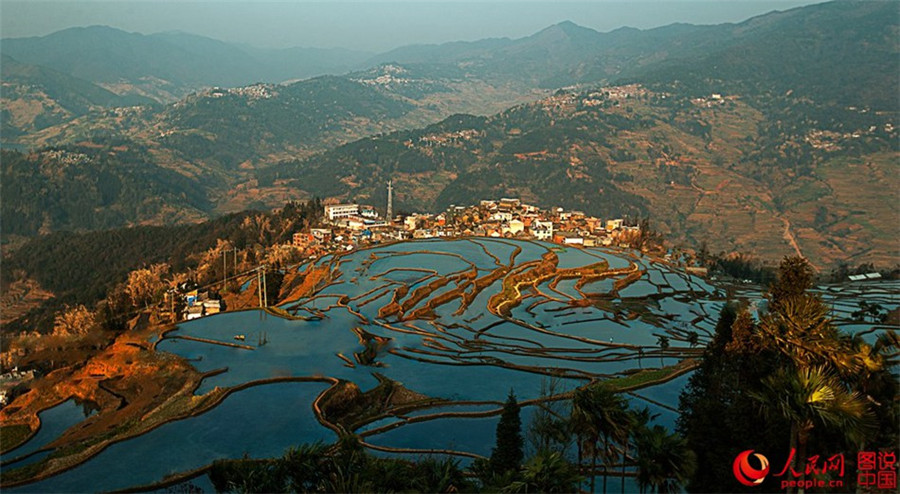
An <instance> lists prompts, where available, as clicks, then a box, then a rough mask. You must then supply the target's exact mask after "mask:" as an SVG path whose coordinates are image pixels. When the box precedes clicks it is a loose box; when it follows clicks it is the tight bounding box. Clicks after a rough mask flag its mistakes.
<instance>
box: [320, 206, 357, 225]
mask: <svg viewBox="0 0 900 494" xmlns="http://www.w3.org/2000/svg"><path fill="white" fill-rule="evenodd" d="M358 214H359V204H332V205H330V206H325V218H327V219H328V221H334V220H335V219H337V218H346V217H347V216H356V215H358Z"/></svg>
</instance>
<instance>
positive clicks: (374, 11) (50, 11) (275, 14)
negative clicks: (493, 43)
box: [0, 0, 817, 51]
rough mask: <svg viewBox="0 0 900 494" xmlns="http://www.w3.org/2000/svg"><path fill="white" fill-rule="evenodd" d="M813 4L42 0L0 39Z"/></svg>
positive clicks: (242, 36) (594, 23)
mask: <svg viewBox="0 0 900 494" xmlns="http://www.w3.org/2000/svg"><path fill="white" fill-rule="evenodd" d="M810 3H817V1H816V0H806V1H803V0H780V1H772V0H714V1H683V0H682V1H676V0H630V1H622V0H618V1H612V0H595V1H591V2H587V1H585V2H552V1H543V2H528V1H521V0H505V1H493V2H467V1H407V2H397V1H380V0H369V1H357V2H335V1H332V2H311V1H282V2H271V1H255V0H242V1H221V0H219V1H214V0H206V1H192V2H172V1H151V0H139V1H136V0H119V1H91V0H87V1H86V0H78V1H75V0H73V1H59V0H57V1H44V0H29V1H21V0H19V1H15V0H12V1H11V0H0V36H2V37H22V36H41V35H45V34H49V33H51V32H54V31H58V30H60V29H65V28H67V27H73V26H90V25H96V24H103V25H108V26H112V27H116V28H119V29H123V30H126V31H134V32H139V33H144V34H150V33H156V32H160V31H173V30H177V31H185V32H189V33H194V34H200V35H203V36H208V37H211V38H216V39H221V40H225V41H234V42H240V43H248V44H252V45H256V46H261V47H288V46H316V47H344V48H353V49H358V50H366V51H384V50H388V49H390V48H394V47H397V46H401V45H407V44H414V43H441V42H445V41H456V40H475V39H481V38H489V37H510V38H518V37H522V36H527V35H529V34H532V33H534V32H536V31H539V30H540V29H542V28H544V27H547V26H549V25H551V24H555V23H557V22H560V21H564V20H571V21H573V22H575V23H576V24H580V25H582V26H587V27H591V28H594V29H596V30H598V31H610V30H613V29H616V28H618V27H622V26H631V27H637V28H651V27H657V26H662V25H666V24H671V23H673V22H688V23H692V24H717V23H722V22H739V21H742V20H744V19H747V18H749V17H752V16H754V15H758V14H762V13H765V12H769V11H771V10H786V9H790V8H793V7H796V6H799V5H805V4H810Z"/></svg>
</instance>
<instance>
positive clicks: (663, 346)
mask: <svg viewBox="0 0 900 494" xmlns="http://www.w3.org/2000/svg"><path fill="white" fill-rule="evenodd" d="M656 344H657V345H659V349H660V353H659V366H660V367H663V366H665V364H664V363H663V352H665V351H666V350H667V349H668V348H669V337H668V336H666V335H659V336H657V337H656Z"/></svg>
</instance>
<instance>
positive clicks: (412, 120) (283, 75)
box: [0, 2, 900, 264]
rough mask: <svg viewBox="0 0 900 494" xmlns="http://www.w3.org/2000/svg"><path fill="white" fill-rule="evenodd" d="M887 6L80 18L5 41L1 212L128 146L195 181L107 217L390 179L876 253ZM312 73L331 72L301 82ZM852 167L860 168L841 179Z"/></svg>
mask: <svg viewBox="0 0 900 494" xmlns="http://www.w3.org/2000/svg"><path fill="white" fill-rule="evenodd" d="M898 18H900V10H898V5H897V4H895V3H890V2H831V3H825V4H816V5H812V6H808V7H802V8H797V9H792V10H789V11H785V12H772V13H770V14H766V15H763V16H759V17H755V18H752V19H749V20H747V21H745V22H742V23H737V24H722V25H715V26H693V25H686V24H676V25H671V26H665V27H661V28H657V29H650V30H638V29H631V28H622V29H618V30H615V31H612V32H608V33H599V32H597V31H594V30H592V29H589V28H584V27H581V26H578V25H576V24H574V23H571V22H564V23H560V24H557V25H553V26H550V27H548V28H546V29H544V30H542V31H540V32H538V33H535V34H534V35H532V36H528V37H525V38H520V39H506V38H498V39H488V40H482V41H476V42H455V43H446V44H441V45H419V46H409V47H403V48H398V49H396V50H392V51H390V52H387V53H383V54H377V55H373V54H367V53H359V52H349V51H322V50H307V49H294V50H260V49H255V48H251V47H246V46H236V45H232V44H228V43H223V42H219V41H215V40H209V39H206V38H200V37H196V36H192V35H187V34H183V33H163V34H158V35H139V34H133V33H124V32H122V31H118V30H114V29H111V28H100V27H94V28H77V29H70V30H66V31H62V32H60V33H55V34H53V35H49V36H45V37H43V38H23V39H17V40H13V39H4V40H3V41H2V44H0V52H2V54H3V57H4V58H3V65H2V72H3V73H2V77H3V83H4V91H3V140H4V146H7V145H9V144H14V145H16V146H17V147H19V148H26V149H34V150H35V151H36V152H37V153H38V154H32V155H22V159H16V160H13V161H14V163H16V164H17V166H19V168H16V169H12V168H10V167H7V166H4V168H3V171H4V176H3V182H4V183H9V182H7V180H10V179H11V177H13V176H15V177H19V178H17V179H16V180H17V181H19V180H21V181H22V182H23V183H28V184H31V185H29V187H34V190H31V189H29V190H31V193H29V192H28V191H25V192H23V201H24V202H23V203H21V204H17V205H16V207H17V208H19V210H22V209H26V210H27V209H29V208H37V205H35V204H31V203H30V202H29V199H28V198H29V197H39V196H40V195H41V191H42V190H46V187H44V188H43V189H42V188H41V183H42V182H41V181H42V180H44V181H47V180H50V181H53V180H58V179H59V178H58V177H57V176H54V175H53V174H49V173H47V172H46V170H47V169H51V168H52V167H53V165H52V163H53V160H56V159H58V157H59V156H68V155H67V154H66V153H69V154H74V155H85V156H88V158H89V160H88V161H90V160H99V161H98V162H103V163H107V165H105V167H103V174H104V177H106V178H104V179H103V181H104V183H106V182H108V181H109V180H110V178H109V176H110V174H112V175H117V174H118V175H119V177H118V178H119V179H120V181H121V182H122V183H131V182H132V181H133V180H134V177H136V176H149V175H144V174H143V172H141V173H138V174H136V175H135V174H133V173H132V174H130V175H128V177H127V179H125V180H121V179H123V178H126V177H125V175H124V171H123V170H122V168H121V167H116V166H109V165H108V163H111V162H118V161H117V160H122V159H123V158H125V157H129V158H128V159H124V160H123V161H122V163H121V165H122V166H126V167H127V166H129V165H130V163H131V161H130V160H131V159H136V158H134V157H139V159H137V161H139V162H141V163H143V165H141V166H144V165H148V164H152V166H155V167H159V168H160V169H164V170H167V171H168V172H171V173H175V174H176V175H178V176H180V177H182V178H184V179H185V180H187V181H188V182H193V183H195V187H194V188H193V190H194V192H193V193H191V194H187V193H184V194H182V195H181V196H183V197H184V199H181V200H180V199H178V197H179V194H171V195H163V196H162V198H161V199H160V200H159V201H149V202H147V204H148V206H147V207H146V208H143V209H140V210H134V209H132V208H121V207H119V206H120V205H119V206H116V200H111V201H112V202H110V203H108V204H101V203H96V204H94V206H93V207H96V208H100V209H98V211H99V210H103V208H106V207H111V206H116V207H117V208H118V209H116V210H117V211H127V213H121V214H119V213H117V214H115V215H106V216H104V218H107V219H106V220H104V222H102V223H103V225H104V226H115V224H116V222H120V223H121V224H135V223H140V222H151V223H152V222H164V221H172V220H173V219H177V218H181V219H182V220H189V219H192V218H199V217H203V216H209V215H216V214H220V213H222V212H227V211H233V210H239V209H243V208H246V207H248V206H253V207H268V206H274V205H277V204H278V203H279V202H281V201H284V200H286V199H291V198H303V197H310V196H312V195H318V196H320V197H335V198H339V199H346V200H367V201H370V202H373V203H375V204H376V205H379V204H380V202H379V201H383V199H382V198H380V196H381V188H382V186H383V183H382V182H385V181H386V180H387V178H388V177H392V178H394V180H395V183H396V184H397V185H398V187H397V189H396V191H397V197H398V200H399V205H400V206H401V207H406V208H410V209H426V210H436V209H440V208H443V207H445V206H447V205H449V204H451V203H467V202H472V201H476V200H478V199H481V198H484V197H488V196H509V195H517V194H518V195H521V196H523V198H526V199H528V200H529V201H532V202H535V203H537V204H539V205H544V206H551V205H564V206H567V207H575V208H581V209H584V210H586V211H590V212H592V213H595V214H600V215H630V216H634V217H636V216H644V215H648V214H649V215H651V216H652V217H653V218H656V219H657V220H658V222H659V224H660V227H661V228H662V229H664V230H667V231H668V232H670V234H672V235H673V236H674V237H677V238H679V239H680V240H682V241H685V242H687V243H693V244H695V245H696V244H699V243H700V242H703V241H706V242H708V243H710V244H711V245H713V246H714V247H715V248H718V249H723V250H755V251H757V252H760V253H761V254H760V255H762V256H763V257H765V258H768V259H773V258H777V257H780V255H784V254H785V253H787V252H788V251H789V250H791V249H802V250H803V251H804V253H809V255H810V256H811V257H812V258H814V259H815V260H817V261H819V262H822V263H825V264H828V263H834V262H837V261H840V260H851V261H854V262H861V261H866V260H877V261H879V262H890V261H891V260H892V259H895V258H896V257H892V256H896V254H897V248H896V242H894V241H892V240H891V239H892V235H893V233H892V231H893V230H892V228H891V227H890V225H891V224H894V225H895V224H897V221H898V220H900V214H898V208H897V205H896V202H897V201H895V200H893V199H894V197H893V195H892V194H893V193H894V191H896V176H897V175H896V164H897V157H898V154H897V139H896V130H895V129H894V127H893V126H894V125H895V124H896V119H897V115H898V111H900V108H898V101H897V98H896V94H897V88H898V87H900V81H898V74H900V56H898V55H900V39H898V37H897V35H896V33H897V32H898V30H900V22H898ZM167 53H168V54H169V55H170V56H166V54H167ZM126 59H127V60H126ZM322 73H333V74H338V75H328V76H322V75H317V76H316V77H313V78H311V79H303V78H304V77H309V76H311V75H316V74H322ZM294 79H302V80H299V81H296V80H294ZM258 81H265V82H258ZM248 83H253V84H249V85H247V84H248ZM560 87H565V89H562V90H557V89H558V88H560ZM151 100H152V101H151ZM436 122H437V123H436ZM47 150H50V151H53V152H51V153H49V154H48V152H47ZM117 150H118V151H117ZM111 154H112V155H115V156H116V157H115V158H110V155H111ZM110 160H112V161H110ZM4 161H5V162H6V161H8V160H4ZM36 161H39V162H40V163H42V164H41V166H40V167H35V166H34V164H33V163H34V162H36ZM26 163H32V164H31V165H27V164H26ZM4 165H5V164H4ZM29 166H30V167H31V168H28V167H29ZM59 166H62V165H59ZM79 166H81V168H80V170H81V174H80V175H79V176H80V177H82V178H81V179H82V180H87V181H92V180H93V182H92V183H94V184H95V185H96V184H98V183H100V181H101V179H100V178H99V175H98V174H99V173H100V172H99V171H98V170H97V169H92V168H91V167H90V166H85V165H79ZM854 167H856V168H854ZM35 168H40V169H41V170H44V171H43V172H41V173H43V175H41V176H42V177H43V178H39V177H37V175H35V174H36V173H37V172H36V171H34V170H35ZM851 169H853V170H865V171H866V173H867V174H868V175H866V178H865V180H860V182H864V184H863V183H860V184H858V185H854V184H853V183H847V181H846V180H843V179H842V178H841V177H843V176H844V175H846V174H847V173H848V170H851ZM23 174H24V175H23ZM29 174H30V175H29ZM25 175H27V176H30V177H31V178H30V179H29V180H24V179H22V177H23V176H25ZM60 176H61V175H60ZM876 177H884V180H882V181H881V182H879V181H878V180H875V178H876ZM869 182H872V183H869ZM170 183H172V182H171V181H170ZM854 191H856V192H854ZM862 191H865V193H859V192H862ZM198 194H199V195H198ZM88 197H95V196H90V195H88ZM188 198H190V199H188ZM673 198H675V199H673ZM739 198H740V199H739ZM45 199H46V198H45ZM107 199H108V197H107ZM86 200H88V199H86ZM122 200H125V199H124V198H123V199H122ZM45 202H46V201H45ZM3 207H4V220H5V221H4V230H5V231H7V232H10V231H12V230H10V228H12V229H13V230H15V233H17V234H23V235H33V234H35V233H37V231H39V230H40V231H48V230H50V231H52V230H56V229H81V228H96V227H97V224H96V223H86V222H83V221H82V222H79V221H77V220H72V219H71V218H70V219H66V220H64V221H63V220H59V221H54V219H53V218H50V219H46V221H44V222H43V223H41V225H40V226H36V225H37V223H35V221H34V220H32V221H31V222H29V223H28V224H27V225H26V224H25V223H21V224H19V225H18V227H17V223H16V222H15V220H12V223H10V222H8V221H6V220H7V219H8V218H12V217H13V215H11V214H8V211H7V210H8V207H7V205H6V201H4V203H3ZM20 213H21V211H20ZM29 217H31V216H29ZM116 218H118V219H116ZM750 218H752V221H751V220H750ZM892 222H893V223H892ZM842 237H843V240H842V241H841V242H835V241H834V239H836V238H842ZM786 249H787V250H786Z"/></svg>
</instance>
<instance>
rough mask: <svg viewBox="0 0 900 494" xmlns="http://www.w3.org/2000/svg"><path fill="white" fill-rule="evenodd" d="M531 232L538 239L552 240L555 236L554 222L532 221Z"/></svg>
mask: <svg viewBox="0 0 900 494" xmlns="http://www.w3.org/2000/svg"><path fill="white" fill-rule="evenodd" d="M530 230H531V234H532V235H534V238H536V239H538V240H550V239H552V238H553V222H552V221H537V220H535V221H532V222H531V229H530Z"/></svg>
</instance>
